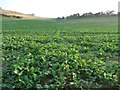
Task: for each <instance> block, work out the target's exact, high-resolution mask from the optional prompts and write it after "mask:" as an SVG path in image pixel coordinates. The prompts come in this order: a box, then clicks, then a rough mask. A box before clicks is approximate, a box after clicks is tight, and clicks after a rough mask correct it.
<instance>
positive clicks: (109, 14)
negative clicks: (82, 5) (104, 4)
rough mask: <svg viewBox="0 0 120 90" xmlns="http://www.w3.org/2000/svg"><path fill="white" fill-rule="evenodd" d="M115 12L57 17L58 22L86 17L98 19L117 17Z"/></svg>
mask: <svg viewBox="0 0 120 90" xmlns="http://www.w3.org/2000/svg"><path fill="white" fill-rule="evenodd" d="M114 12H115V11H114V10H111V11H106V12H97V13H92V12H88V13H83V14H82V15H80V14H79V13H76V14H73V15H69V16H66V17H64V16H63V17H57V20H61V19H62V20H63V19H80V18H84V17H97V16H115V15H118V13H117V14H114Z"/></svg>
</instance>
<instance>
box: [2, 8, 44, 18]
mask: <svg viewBox="0 0 120 90" xmlns="http://www.w3.org/2000/svg"><path fill="white" fill-rule="evenodd" d="M0 15H2V16H3V17H8V18H13V19H44V18H45V17H39V16H34V15H33V14H24V13H20V12H16V11H12V10H5V9H2V8H1V9H0Z"/></svg>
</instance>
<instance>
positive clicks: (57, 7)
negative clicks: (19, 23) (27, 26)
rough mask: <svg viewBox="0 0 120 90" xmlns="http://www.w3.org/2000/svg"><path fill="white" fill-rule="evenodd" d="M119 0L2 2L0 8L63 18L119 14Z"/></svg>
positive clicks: (12, 0) (0, 1)
mask: <svg viewBox="0 0 120 90" xmlns="http://www.w3.org/2000/svg"><path fill="white" fill-rule="evenodd" d="M118 2H119V0H0V7H2V8H3V9H7V10H13V11H17V12H22V13H25V14H31V13H34V14H35V15H36V16H41V17H52V18H56V17H62V16H69V15H72V14H75V13H79V14H80V15H82V14H83V13H87V12H93V13H97V12H100V11H104V12H105V11H107V10H114V11H116V12H118Z"/></svg>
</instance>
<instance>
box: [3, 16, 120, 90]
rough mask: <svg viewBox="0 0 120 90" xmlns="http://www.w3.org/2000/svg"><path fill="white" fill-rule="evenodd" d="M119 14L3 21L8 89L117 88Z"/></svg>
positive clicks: (119, 86)
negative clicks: (79, 17)
mask: <svg viewBox="0 0 120 90" xmlns="http://www.w3.org/2000/svg"><path fill="white" fill-rule="evenodd" d="M117 24H118V21H117V17H116V16H113V17H112V16H111V17H96V18H82V19H75V20H55V19H48V20H47V19H46V20H44V19H43V20H12V19H7V18H3V20H2V33H3V37H2V42H3V43H2V67H3V70H2V74H3V80H2V83H3V84H2V86H3V88H48V89H56V90H57V88H117V89H120V63H119V62H118V49H119V47H118V25H117Z"/></svg>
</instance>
